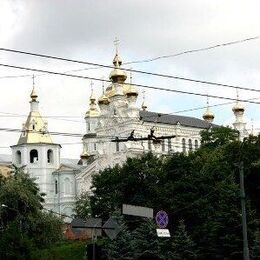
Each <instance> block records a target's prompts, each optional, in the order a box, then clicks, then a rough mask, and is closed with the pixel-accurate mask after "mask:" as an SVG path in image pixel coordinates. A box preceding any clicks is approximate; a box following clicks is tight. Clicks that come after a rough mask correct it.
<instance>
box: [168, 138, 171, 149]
mask: <svg viewBox="0 0 260 260" xmlns="http://www.w3.org/2000/svg"><path fill="white" fill-rule="evenodd" d="M171 150H172V139H171V138H169V139H168V151H169V152H170V151H171Z"/></svg>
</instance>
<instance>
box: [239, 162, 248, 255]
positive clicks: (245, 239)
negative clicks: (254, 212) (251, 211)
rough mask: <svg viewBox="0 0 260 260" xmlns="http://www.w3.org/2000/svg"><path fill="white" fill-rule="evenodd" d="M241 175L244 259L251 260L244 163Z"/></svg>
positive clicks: (241, 165) (241, 167)
mask: <svg viewBox="0 0 260 260" xmlns="http://www.w3.org/2000/svg"><path fill="white" fill-rule="evenodd" d="M239 176H240V195H241V208H242V228H243V256H244V260H249V249H248V240H247V223H246V201H245V199H246V196H245V185H244V163H243V162H240V164H239Z"/></svg>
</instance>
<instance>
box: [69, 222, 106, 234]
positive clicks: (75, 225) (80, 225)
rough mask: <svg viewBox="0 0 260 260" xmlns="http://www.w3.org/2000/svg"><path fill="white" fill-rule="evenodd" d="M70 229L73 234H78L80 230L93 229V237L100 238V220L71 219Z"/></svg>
mask: <svg viewBox="0 0 260 260" xmlns="http://www.w3.org/2000/svg"><path fill="white" fill-rule="evenodd" d="M71 228H72V231H73V232H74V233H76V234H77V233H78V232H80V230H81V229H95V235H96V236H101V235H102V234H101V233H102V232H101V229H102V219H101V218H88V219H85V220H84V219H81V218H77V219H73V220H72V221H71Z"/></svg>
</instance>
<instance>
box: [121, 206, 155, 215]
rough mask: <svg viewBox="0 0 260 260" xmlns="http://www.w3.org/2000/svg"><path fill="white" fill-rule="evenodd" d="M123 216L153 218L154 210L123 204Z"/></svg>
mask: <svg viewBox="0 0 260 260" xmlns="http://www.w3.org/2000/svg"><path fill="white" fill-rule="evenodd" d="M122 212H123V214H125V215H132V216H137V217H145V218H153V209H151V208H147V207H140V206H133V205H128V204H123V209H122Z"/></svg>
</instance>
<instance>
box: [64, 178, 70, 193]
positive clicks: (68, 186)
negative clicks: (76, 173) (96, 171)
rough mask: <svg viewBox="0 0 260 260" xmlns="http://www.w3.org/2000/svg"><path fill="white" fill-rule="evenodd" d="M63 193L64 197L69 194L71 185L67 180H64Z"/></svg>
mask: <svg viewBox="0 0 260 260" xmlns="http://www.w3.org/2000/svg"><path fill="white" fill-rule="evenodd" d="M64 193H65V195H69V194H71V183H70V179H69V178H65V180H64Z"/></svg>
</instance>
